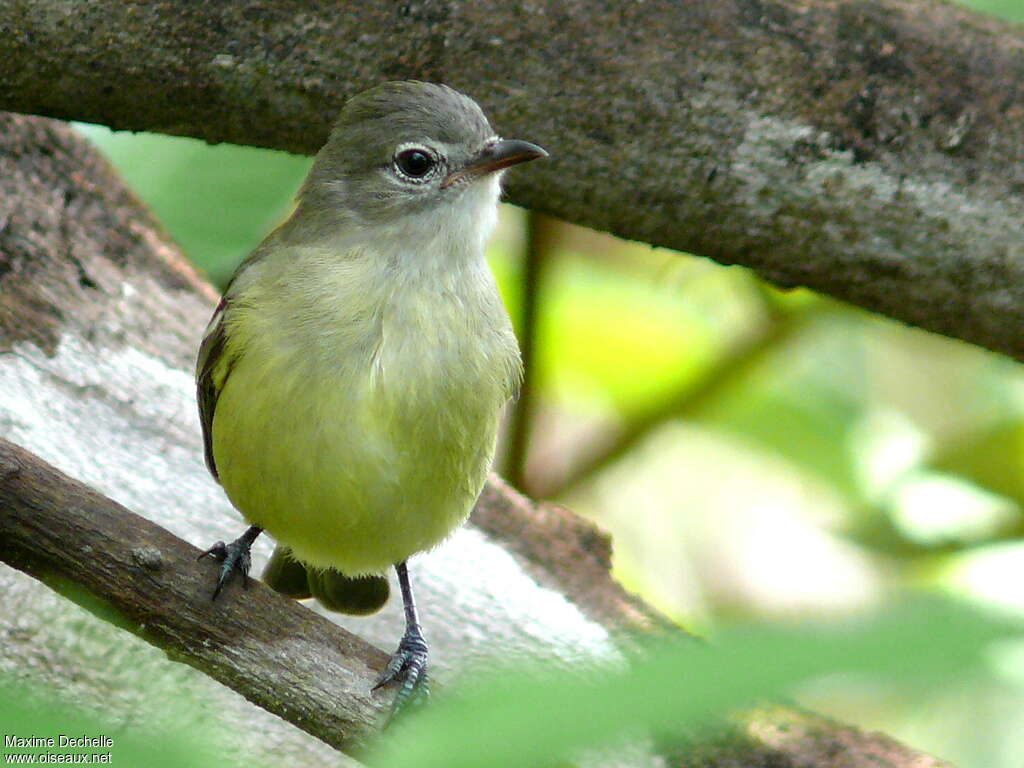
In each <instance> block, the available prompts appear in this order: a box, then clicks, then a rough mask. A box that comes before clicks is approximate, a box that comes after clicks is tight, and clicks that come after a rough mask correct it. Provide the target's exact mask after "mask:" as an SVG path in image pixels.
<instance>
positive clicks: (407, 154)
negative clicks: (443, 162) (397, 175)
mask: <svg viewBox="0 0 1024 768" xmlns="http://www.w3.org/2000/svg"><path fill="white" fill-rule="evenodd" d="M395 164H396V165H397V166H398V170H400V171H401V172H402V173H404V174H405V175H406V176H411V177H412V178H414V179H420V178H423V177H424V176H426V175H427V173H429V172H430V169H431V168H433V167H434V158H432V157H431V156H430V155H428V154H427V153H426V152H424V151H423V150H422V149H406V150H404V151H402V152H399V153H398V154H397V155H396V156H395Z"/></svg>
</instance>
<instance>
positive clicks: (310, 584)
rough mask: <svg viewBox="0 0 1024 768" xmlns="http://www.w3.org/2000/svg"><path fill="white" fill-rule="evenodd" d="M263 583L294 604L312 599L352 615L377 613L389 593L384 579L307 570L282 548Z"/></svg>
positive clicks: (273, 558) (333, 609) (321, 570)
mask: <svg viewBox="0 0 1024 768" xmlns="http://www.w3.org/2000/svg"><path fill="white" fill-rule="evenodd" d="M263 581H264V582H266V584H267V585H268V586H269V587H270V588H271V589H273V590H274V591H276V592H280V593H281V594H282V595H288V597H292V598H294V599H296V600H305V599H307V598H310V597H315V598H316V599H317V600H319V601H320V603H321V604H322V605H323V606H324V607H325V608H327V609H329V610H332V611H338V612H339V613H350V614H355V615H365V614H368V613H374V612H376V611H378V610H380V609H381V607H383V605H384V603H386V602H387V601H388V594H389V593H390V592H391V587H390V586H389V585H388V580H387V577H385V576H375V575H370V576H357V577H353V576H346V575H345V574H343V573H341V572H339V571H335V570H331V569H329V568H328V569H322V568H307V567H306V566H305V565H303V564H302V563H300V562H299V561H298V560H296V559H294V558H293V557H292V553H291V550H290V549H288V547H283V546H281V545H278V546H277V547H275V548H274V554H273V555H271V557H270V562H268V563H267V567H266V568H264V569H263Z"/></svg>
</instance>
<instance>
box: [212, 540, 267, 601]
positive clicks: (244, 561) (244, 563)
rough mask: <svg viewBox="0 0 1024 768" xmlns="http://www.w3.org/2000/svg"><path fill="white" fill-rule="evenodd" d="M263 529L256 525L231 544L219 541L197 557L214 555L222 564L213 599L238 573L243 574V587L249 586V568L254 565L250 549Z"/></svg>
mask: <svg viewBox="0 0 1024 768" xmlns="http://www.w3.org/2000/svg"><path fill="white" fill-rule="evenodd" d="M262 530H263V529H262V528H259V527H257V526H255V525H254V526H252V527H251V528H249V530H247V531H246V532H245V533H243V534H242V535H241V536H239V537H238V538H237V539H235V540H234V541H233V542H231V543H230V544H225V543H224V542H223V541H218V542H217V543H216V544H214V545H213V546H212V547H210V548H209V549H208V550H206V551H205V552H203V553H202V554H201V555H199V557H197V558H196V560H202V559H203V558H204V557H212V558H213V559H214V560H216V561H217V562H219V563H220V564H221V566H220V576H219V577H218V578H217V586H216V588H215V589H214V590H213V596H212V597H211V598H210V599H211V600H216V599H217V597H218V596H219V595H220V593H221V591H222V590H223V589H224V587H225V586H227V584H228V582H230V581H231V579H232V578H233V577H234V576H235V574H237V573H240V574H241V575H242V588H243V589H248V588H249V568H250V567H251V566H252V556H251V555H250V554H249V550H250V548H251V547H252V543H253V542H254V541H255V540H256V537H257V536H259V535H260V533H261V532H262Z"/></svg>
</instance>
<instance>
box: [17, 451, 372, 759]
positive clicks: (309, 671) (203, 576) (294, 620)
mask: <svg viewBox="0 0 1024 768" xmlns="http://www.w3.org/2000/svg"><path fill="white" fill-rule="evenodd" d="M0 512H2V513H0V560H2V561H3V562H5V563H7V564H8V565H11V566H13V567H15V568H17V569H19V570H21V571H24V572H25V573H28V574H29V575H31V576H34V577H35V578H37V579H39V580H40V581H42V582H43V583H45V584H46V585H47V586H49V587H51V588H52V589H54V590H56V591H57V592H59V593H60V594H62V595H64V597H67V598H68V599H70V600H72V601H74V602H76V603H78V604H79V605H81V606H83V607H84V608H86V609H88V610H89V611H91V612H93V613H95V614H97V615H99V616H100V617H101V618H103V619H105V620H107V621H111V622H113V623H114V624H116V625H118V626H120V627H122V628H124V629H126V630H128V631H129V632H133V633H135V634H136V635H138V636H139V637H141V638H143V639H144V640H146V641H147V642H149V643H152V644H153V645H155V646H157V647H158V648H161V649H162V650H163V651H165V652H166V653H167V655H168V657H170V658H171V659H174V660H175V661H182V662H185V663H186V664H190V665H191V666H193V667H195V668H196V669H198V670H200V671H201V672H204V673H205V674H207V675H209V676H211V677H213V678H214V679H216V680H219V681H220V682H221V683H223V684H224V685H227V686H228V687H230V688H233V689H234V690H236V691H238V692H239V693H241V694H242V695H243V696H245V698H247V699H249V700H250V701H252V702H253V703H255V704H258V705H259V706H261V707H263V708H264V709H267V710H268V711H270V712H273V713H274V714H276V715H278V716H280V717H282V718H284V719H285V720H288V721H289V722H291V723H294V724H295V725H297V726H298V727H300V728H302V729H303V730H305V731H307V732H308V733H311V734H313V735H314V736H316V737H318V738H320V739H322V740H323V741H326V742H327V743H328V744H331V745H332V746H334V747H337V748H338V749H340V750H342V751H344V752H347V753H353V752H356V751H358V749H359V747H361V746H362V745H364V744H365V742H366V740H367V739H368V737H369V736H370V735H371V734H372V733H373V731H374V730H375V723H376V722H377V721H378V720H379V719H380V716H381V713H382V711H383V707H384V706H385V705H386V704H387V701H388V698H387V697H388V696H389V695H390V694H388V693H386V692H381V693H380V694H373V695H371V693H370V688H371V687H372V686H373V683H374V681H375V679H376V675H377V673H378V671H379V670H380V669H382V668H383V666H384V664H385V663H386V662H387V655H386V654H384V653H383V652H382V651H379V650H377V649H376V648H374V647H373V646H371V645H369V644H367V643H366V642H364V641H363V640H360V639H359V638H358V637H356V636H355V635H352V634H350V633H349V632H347V631H345V630H344V629H342V628H341V627H338V626H337V625H335V624H332V623H331V622H330V621H328V620H327V619H325V618H323V617H321V616H319V615H318V614H316V613H314V612H313V611H310V610H308V609H306V608H304V607H302V606H301V605H299V604H298V603H296V602H295V601H293V600H290V599H288V598H286V597H283V596H281V595H278V594H277V593H275V592H273V591H272V590H270V589H269V588H267V587H266V586H265V585H264V584H263V583H262V582H258V581H251V583H250V586H249V589H247V590H246V591H245V592H242V591H241V590H240V589H237V588H232V589H228V590H227V591H226V592H225V594H224V596H223V597H222V598H220V599H219V600H218V601H217V602H216V603H214V602H213V601H212V600H210V599H209V594H210V585H211V584H213V583H215V581H216V576H215V571H216V568H214V567H212V566H211V565H210V561H204V562H203V563H197V562H196V557H197V555H198V554H199V552H200V550H198V549H196V548H195V547H193V546H192V545H190V544H188V543H187V542H184V541H182V540H181V539H179V538H177V537H176V536H174V535H173V534H171V533H170V532H168V531H167V530H165V529H163V528H161V527H160V526H158V525H155V524H154V523H151V522H150V521H149V520H146V519H145V518H143V517H139V516H138V515H135V514H133V513H131V512H129V511H128V510H127V509H125V508H124V507H122V506H121V505H119V504H117V503H116V502H114V501H111V500H110V499H108V498H106V497H105V496H103V495H101V494H99V493H97V492H96V491H94V490H92V489H91V488H89V487H87V486H85V485H83V484H82V483H79V482H77V481H76V480H72V479H71V478H69V477H67V476H66V475H64V474H62V473H61V472H58V471H57V470H56V469H54V468H53V467H52V466H50V465H49V464H47V463H46V462H44V461H43V460H42V459H40V458H38V457H36V456H34V455H33V454H31V453H29V452H28V451H25V450H24V449H22V448H19V447H17V446H15V445H13V444H11V443H9V442H7V441H6V440H0Z"/></svg>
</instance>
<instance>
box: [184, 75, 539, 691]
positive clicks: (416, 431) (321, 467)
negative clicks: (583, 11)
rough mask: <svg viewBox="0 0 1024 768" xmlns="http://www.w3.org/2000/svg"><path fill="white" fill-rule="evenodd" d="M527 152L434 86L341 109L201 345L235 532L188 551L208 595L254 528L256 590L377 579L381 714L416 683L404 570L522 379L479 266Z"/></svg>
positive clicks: (332, 594) (369, 598)
mask: <svg viewBox="0 0 1024 768" xmlns="http://www.w3.org/2000/svg"><path fill="white" fill-rule="evenodd" d="M546 156H547V152H546V151H545V150H544V149H542V148H541V147H539V146H537V145H536V144H532V143H530V142H527V141H522V140H516V139H504V138H501V137H499V136H498V135H497V134H496V133H495V132H494V130H493V129H492V127H491V125H490V122H489V121H488V119H487V117H486V116H485V115H484V113H483V111H482V110H481V108H480V106H479V105H478V104H477V103H476V102H475V101H473V100H472V99H471V98H469V97H468V96H465V95H464V94H462V93H460V92H458V91H456V90H454V89H452V88H450V87H448V86H446V85H441V84H436V83H427V82H419V81H400V82H387V83H382V84H380V85H377V86H375V87H373V88H370V89H369V90H366V91H363V92H361V93H358V94H356V95H354V96H352V97H351V98H350V99H349V100H348V101H346V102H345V104H344V105H343V106H342V109H341V111H340V114H339V116H338V119H337V122H336V123H335V125H334V127H333V129H332V130H331V132H330V135H329V137H328V139H327V141H326V143H325V144H324V145H323V147H322V148H321V149H320V151H319V153H318V154H317V155H316V158H315V159H314V161H313V163H312V165H311V167H310V170H309V174H308V176H307V177H306V179H305V181H304V183H303V184H302V186H301V187H300V189H299V191H298V194H297V197H296V204H295V208H294V211H293V213H292V214H291V216H290V217H288V218H287V219H286V220H285V221H284V223H282V224H281V225H280V226H279V227H277V228H276V229H275V230H273V231H272V232H271V233H270V234H269V235H268V236H267V237H266V238H265V239H264V240H263V241H262V243H261V244H260V245H259V246H257V247H256V248H255V250H253V251H252V253H250V254H249V255H248V256H247V257H246V258H245V259H244V260H243V261H242V262H241V264H240V265H239V267H238V269H237V270H236V271H235V273H234V275H233V276H232V278H231V280H230V282H229V283H228V285H227V287H226V289H225V290H224V293H223V295H222V298H221V300H220V303H219V304H218V306H217V308H216V310H215V311H214V313H213V316H212V318H211V320H210V322H209V325H208V326H207V328H206V331H205V333H204V335H203V339H202V342H201V344H200V348H199V354H198V358H197V363H196V388H197V400H198V405H199V415H200V422H201V425H202V433H203V442H204V452H205V459H206V464H207V466H208V468H209V470H210V472H211V473H212V474H213V476H214V478H216V479H217V480H218V482H219V483H220V485H221V486H222V487H223V489H224V491H225V493H226V495H227V497H228V499H229V500H230V501H231V503H232V505H233V506H234V507H235V509H236V510H237V511H238V512H239V513H241V515H242V517H243V518H244V519H245V520H246V522H247V523H248V524H249V528H248V529H247V530H246V531H245V532H244V533H243V534H242V535H241V536H239V537H238V538H237V539H236V540H234V541H232V542H230V543H229V544H225V543H224V542H222V541H218V542H217V543H216V544H214V545H213V546H212V547H210V548H209V549H207V550H205V551H204V552H203V554H202V555H200V558H202V557H212V558H214V559H216V560H218V561H220V569H219V575H218V578H217V583H216V587H215V589H214V592H213V599H215V600H216V599H217V597H218V596H219V595H220V594H221V593H222V592H223V590H224V588H225V587H226V586H227V585H228V583H229V582H231V581H232V580H233V579H234V578H236V577H237V576H240V577H241V580H242V583H243V586H244V585H245V584H246V583H247V579H248V571H249V569H250V564H251V556H250V548H251V546H252V543H253V542H254V541H255V540H256V538H257V537H258V536H259V535H260V534H261V533H262V532H264V531H266V532H267V533H269V534H270V535H271V536H272V537H273V538H274V539H275V541H276V548H275V550H274V554H273V556H272V557H271V559H270V562H269V564H268V566H267V568H266V570H265V571H264V573H263V578H264V580H265V581H267V582H268V583H269V584H270V586H271V587H273V588H274V589H276V590H278V591H279V592H282V593H284V594H288V595H291V596H292V597H295V598H298V599H302V598H308V597H316V598H317V599H319V600H320V601H321V602H322V603H323V604H324V605H325V606H327V607H328V608H332V609H334V610H340V611H344V612H348V613H356V614H360V613H370V612H373V611H374V610H376V609H377V608H379V607H380V606H381V605H383V603H384V602H385V601H386V600H387V599H388V592H389V586H388V581H387V578H386V574H387V572H388V570H389V569H391V568H394V570H395V572H396V575H397V580H398V584H399V588H400V590H401V596H402V601H403V607H404V614H405V631H404V634H403V635H402V638H401V640H400V642H399V644H398V648H397V650H396V651H395V652H394V654H393V655H392V656H391V657H390V659H389V661H388V663H387V666H386V667H385V668H384V669H383V670H382V672H381V675H380V678H379V679H378V680H377V683H376V685H375V686H374V689H375V690H376V689H377V688H380V687H382V686H385V685H388V684H390V683H396V684H397V685H398V686H399V687H398V691H397V693H396V695H395V699H394V707H395V708H400V707H401V706H402V705H404V704H405V703H406V702H407V701H408V700H409V699H410V698H412V697H413V696H414V694H418V693H419V692H421V691H425V690H426V689H427V682H426V681H427V659H428V651H429V647H428V644H427V642H426V639H425V637H424V632H423V628H422V626H421V624H420V619H419V613H418V610H417V606H416V603H415V599H414V596H413V590H412V585H411V580H410V575H409V568H408V560H409V558H410V557H412V556H413V555H415V554H417V553H421V552H425V551H428V550H430V549H432V548H434V547H435V546H437V545H438V544H439V543H440V542H442V541H443V540H444V539H445V538H447V537H448V536H449V535H450V534H451V533H452V532H453V531H454V530H455V529H456V528H457V527H458V526H459V525H461V524H462V523H463V522H464V521H465V520H466V518H467V517H468V516H469V513H470V511H471V510H472V507H473V505H474V503H475V501H476V499H477V497H478V496H479V494H480V492H481V490H482V488H483V485H484V482H485V480H486V477H487V473H488V471H489V468H490V465H491V463H492V460H493V457H494V451H495V444H496V439H497V433H498V426H499V421H500V418H501V413H502V411H503V409H504V406H505V404H506V403H507V402H508V401H509V400H510V399H511V398H513V397H515V395H516V393H517V390H518V386H519V383H520V380H521V377H522V363H521V360H520V354H519V347H518V343H517V341H516V337H515V334H514V332H513V330H512V325H511V322H510V320H509V316H508V312H507V310H506V309H505V307H504V305H503V303H502V301H501V298H500V296H499V294H498V290H497V287H496V284H495V280H494V276H493V274H492V273H491V270H490V268H489V266H488V264H487V261H486V258H485V246H486V243H487V241H488V239H489V237H490V235H491V233H492V231H493V229H494V226H495V223H496V218H497V205H498V201H499V197H500V192H501V177H502V175H503V174H504V172H505V170H506V169H508V168H510V167H512V166H514V165H518V164H521V163H525V162H528V161H532V160H536V159H539V158H543V157H546Z"/></svg>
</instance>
